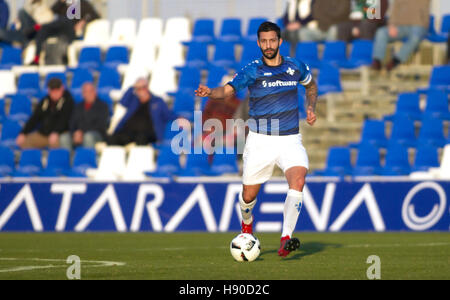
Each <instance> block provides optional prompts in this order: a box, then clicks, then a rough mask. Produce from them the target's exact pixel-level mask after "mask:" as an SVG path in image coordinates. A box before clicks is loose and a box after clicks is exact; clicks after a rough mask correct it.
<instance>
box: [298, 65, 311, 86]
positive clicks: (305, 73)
mask: <svg viewBox="0 0 450 300" xmlns="http://www.w3.org/2000/svg"><path fill="white" fill-rule="evenodd" d="M298 64H299V65H298V67H299V70H300V84H301V85H303V86H306V85H308V84H310V83H311V80H312V78H313V77H312V74H311V69H310V68H309V66H308V65H307V64H305V63H304V62H301V61H300V62H298Z"/></svg>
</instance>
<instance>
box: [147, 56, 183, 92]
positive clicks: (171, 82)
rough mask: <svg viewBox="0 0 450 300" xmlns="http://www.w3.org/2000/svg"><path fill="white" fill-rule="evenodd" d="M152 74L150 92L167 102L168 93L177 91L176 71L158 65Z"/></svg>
mask: <svg viewBox="0 0 450 300" xmlns="http://www.w3.org/2000/svg"><path fill="white" fill-rule="evenodd" d="M152 74H153V75H152V78H151V80H150V86H149V89H150V91H151V92H152V93H153V94H154V95H156V96H159V97H162V98H164V99H165V100H167V99H168V95H167V93H171V92H175V91H176V90H177V73H176V71H175V69H173V68H168V67H167V66H166V65H160V64H157V65H156V66H155V69H154V70H153V73H152Z"/></svg>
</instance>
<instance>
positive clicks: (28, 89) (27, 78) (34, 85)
mask: <svg viewBox="0 0 450 300" xmlns="http://www.w3.org/2000/svg"><path fill="white" fill-rule="evenodd" d="M17 94H18V95H25V96H28V97H37V98H40V97H42V96H43V95H42V91H41V86H40V78H39V73H23V74H22V75H20V76H19V80H18V83H17Z"/></svg>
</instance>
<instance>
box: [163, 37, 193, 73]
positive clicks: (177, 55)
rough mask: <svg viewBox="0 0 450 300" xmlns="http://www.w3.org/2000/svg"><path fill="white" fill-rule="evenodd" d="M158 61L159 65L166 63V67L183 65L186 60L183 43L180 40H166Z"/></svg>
mask: <svg viewBox="0 0 450 300" xmlns="http://www.w3.org/2000/svg"><path fill="white" fill-rule="evenodd" d="M156 61H157V65H165V66H166V68H173V67H179V66H183V65H184V64H185V62H186V59H185V55H184V47H183V45H182V44H181V43H179V42H174V41H168V40H164V41H163V42H162V44H161V46H160V48H159V54H158V58H157V59H156Z"/></svg>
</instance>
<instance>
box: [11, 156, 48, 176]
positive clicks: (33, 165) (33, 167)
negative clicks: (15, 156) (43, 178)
mask: <svg viewBox="0 0 450 300" xmlns="http://www.w3.org/2000/svg"><path fill="white" fill-rule="evenodd" d="M41 157H42V151H41V150H37V149H29V150H23V151H22V155H21V156H20V161H19V165H18V167H17V170H16V171H15V172H14V173H13V177H35V176H39V174H40V173H41V171H42V161H41Z"/></svg>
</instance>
